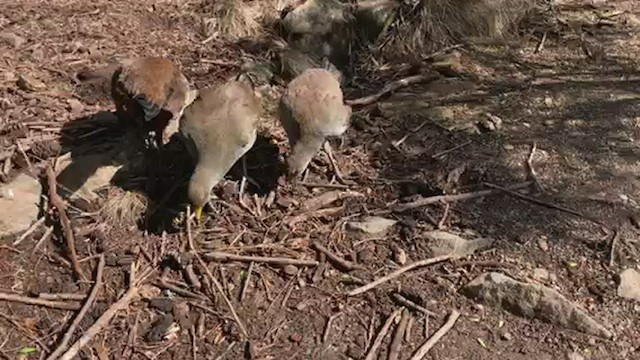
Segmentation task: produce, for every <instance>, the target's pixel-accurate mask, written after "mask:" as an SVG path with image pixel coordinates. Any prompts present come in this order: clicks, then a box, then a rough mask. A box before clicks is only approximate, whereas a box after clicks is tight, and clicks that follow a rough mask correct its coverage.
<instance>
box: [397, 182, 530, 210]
mask: <svg viewBox="0 0 640 360" xmlns="http://www.w3.org/2000/svg"><path fill="white" fill-rule="evenodd" d="M530 185H531V181H527V182H523V183H519V184H515V185H511V186H509V187H507V188H504V189H508V190H519V189H523V188H526V187H528V186H530ZM500 192H501V190H495V189H492V190H480V191H475V192H470V193H464V194H454V195H438V196H431V197H428V198H424V199H420V200H416V201H413V202H409V203H404V204H399V205H396V206H395V207H394V208H393V209H392V211H393V212H404V211H407V210H413V209H418V208H421V207H425V206H427V205H431V204H435V203H438V202H441V201H442V202H455V201H462V200H471V199H475V198H479V197H483V196H489V195H496V194H500Z"/></svg>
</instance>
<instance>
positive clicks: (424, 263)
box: [347, 255, 451, 296]
mask: <svg viewBox="0 0 640 360" xmlns="http://www.w3.org/2000/svg"><path fill="white" fill-rule="evenodd" d="M449 259H451V255H442V256H436V257H432V258H429V259H424V260H420V261H416V262H414V263H413V264H410V265H407V266H404V267H401V268H400V269H398V270H396V271H394V272H392V273H391V274H389V275H387V276H384V277H381V278H380V279H378V280H375V281H373V282H370V283H368V284H367V285H364V286H361V287H359V288H357V289H354V290H351V291H350V292H348V293H347V296H355V295H358V294H362V293H364V292H367V291H369V290H371V289H373V288H375V287H376V286H379V285H381V284H384V283H385V282H387V281H390V280H393V279H395V278H397V277H398V276H400V275H402V274H404V273H406V272H407V271H411V270H413V269H417V268H419V267H423V266H428V265H432V264H436V263H439V262H442V261H447V260H449Z"/></svg>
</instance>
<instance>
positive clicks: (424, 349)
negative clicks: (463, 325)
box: [411, 310, 460, 360]
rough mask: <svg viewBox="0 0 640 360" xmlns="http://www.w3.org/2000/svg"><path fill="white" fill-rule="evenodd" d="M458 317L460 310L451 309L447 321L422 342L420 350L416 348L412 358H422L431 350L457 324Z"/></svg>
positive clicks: (419, 359) (418, 359) (417, 359)
mask: <svg viewBox="0 0 640 360" xmlns="http://www.w3.org/2000/svg"><path fill="white" fill-rule="evenodd" d="M458 317H460V312H458V311H457V310H453V311H451V314H450V315H449V318H448V319H447V322H446V323H444V325H442V327H441V328H440V329H438V331H436V333H435V334H433V336H431V337H430V338H429V339H428V340H427V341H425V343H424V344H422V345H421V346H420V347H419V348H418V350H416V352H415V354H413V356H412V357H411V360H422V359H423V358H424V357H425V356H426V355H427V353H428V352H429V350H431V348H432V347H433V346H434V345H435V344H436V343H437V342H438V341H439V340H440V339H441V338H442V337H443V336H444V335H445V334H446V333H447V332H448V331H449V330H451V328H452V327H453V325H455V323H456V320H458Z"/></svg>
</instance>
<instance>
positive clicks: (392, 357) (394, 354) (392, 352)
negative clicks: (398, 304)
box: [387, 309, 411, 360]
mask: <svg viewBox="0 0 640 360" xmlns="http://www.w3.org/2000/svg"><path fill="white" fill-rule="evenodd" d="M410 318H411V314H409V311H408V310H407V309H404V310H402V317H401V318H400V323H399V324H398V326H397V327H396V333H395V334H394V335H393V340H391V345H390V346H389V356H387V360H398V359H399V358H400V348H401V347H402V338H403V337H404V334H405V331H406V329H407V324H408V323H409V319H410Z"/></svg>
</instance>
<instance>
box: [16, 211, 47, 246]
mask: <svg viewBox="0 0 640 360" xmlns="http://www.w3.org/2000/svg"><path fill="white" fill-rule="evenodd" d="M44 220H45V217H44V216H43V217H41V218H40V219H38V221H36V222H35V223H33V224H32V225H31V226H30V227H29V228H28V229H27V231H25V232H24V233H23V234H22V235H20V237H19V238H18V239H16V241H14V242H13V246H16V245H18V244H20V243H21V242H22V241H23V240H24V239H26V238H27V236H29V235H31V234H33V232H34V231H36V230H37V229H38V228H39V227H40V225H42V224H44Z"/></svg>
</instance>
